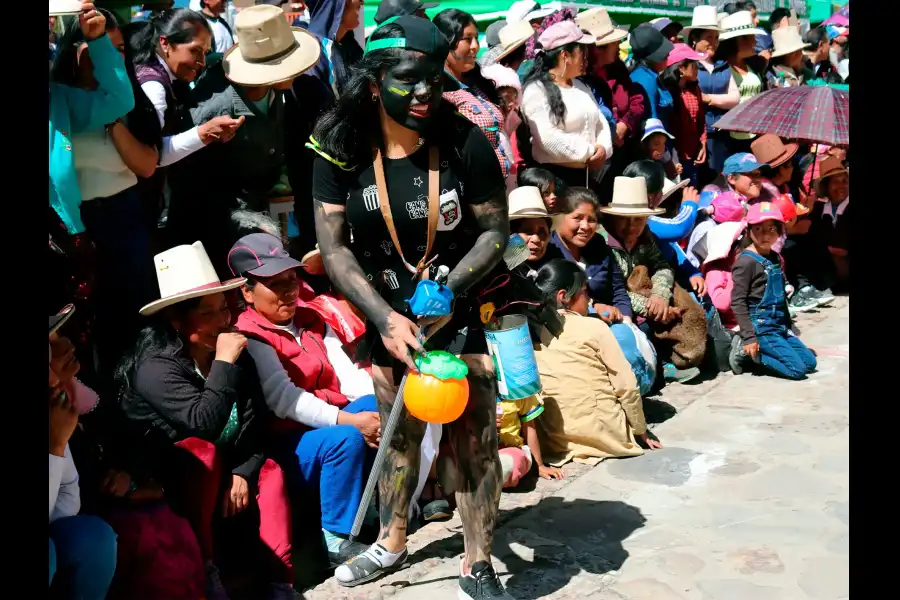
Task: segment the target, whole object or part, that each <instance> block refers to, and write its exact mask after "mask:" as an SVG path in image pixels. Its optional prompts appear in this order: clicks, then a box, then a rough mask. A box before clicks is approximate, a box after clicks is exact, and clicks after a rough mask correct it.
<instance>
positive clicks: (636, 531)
mask: <svg viewBox="0 0 900 600" xmlns="http://www.w3.org/2000/svg"><path fill="white" fill-rule="evenodd" d="M799 328H800V330H801V333H802V337H803V339H804V340H805V341H806V342H807V344H809V345H810V346H811V347H813V348H814V349H815V350H816V351H817V352H818V355H819V371H818V373H816V374H814V375H813V376H811V377H810V378H809V379H808V380H806V381H802V382H788V381H782V380H778V379H774V378H771V377H757V376H753V375H742V376H740V377H735V376H732V375H730V374H722V375H720V376H719V377H717V378H716V379H714V380H711V381H705V382H702V383H699V384H696V385H673V386H668V387H667V388H666V389H665V390H664V392H663V394H662V395H661V396H659V397H658V398H656V399H653V400H648V406H647V408H648V418H649V417H651V416H652V417H655V419H654V418H650V420H651V421H652V422H659V421H661V420H662V421H664V422H662V423H659V424H657V425H655V426H654V427H653V431H654V432H655V433H656V434H657V435H658V436H659V438H660V440H661V441H662V443H663V444H664V445H665V448H664V449H662V450H658V451H655V452H652V453H647V454H645V455H644V456H642V457H637V458H632V459H625V460H609V461H605V462H603V463H601V464H599V465H597V466H596V467H594V468H588V467H585V466H582V465H568V466H567V467H566V469H565V472H566V474H567V476H568V477H567V479H565V480H563V481H559V482H551V481H544V480H540V481H538V482H537V484H536V487H535V488H534V489H533V490H532V491H527V492H522V493H504V494H503V498H502V500H501V511H502V516H501V521H500V526H499V527H498V529H497V533H496V538H495V541H494V553H495V556H494V565H495V567H496V568H497V571H498V573H500V575H501V578H502V579H503V581H504V583H505V585H506V586H507V589H508V590H509V592H510V593H511V594H512V595H513V597H514V598H516V599H517V600H529V599H532V598H535V599H536V598H552V599H554V600H567V599H575V598H578V599H579V600H592V599H598V600H599V599H602V600H607V599H608V600H805V599H809V600H838V599H841V598H848V597H849V575H848V570H849V540H850V538H849V535H850V534H849V506H850V505H849V300H848V299H847V298H839V299H838V300H837V301H836V302H835V304H834V306H832V307H829V308H826V309H823V310H822V311H821V312H815V313H811V314H808V315H803V316H801V318H800V320H799ZM461 532H462V529H461V525H460V522H459V519H458V517H454V519H452V520H451V521H448V522H446V523H433V524H430V525H428V526H427V527H425V528H424V529H421V530H419V531H418V532H416V533H415V534H414V535H413V536H412V537H411V539H410V543H409V547H410V551H411V557H410V561H409V564H408V566H407V567H405V568H404V569H403V570H401V571H399V572H397V573H395V574H393V575H392V576H390V577H388V578H385V579H383V580H380V581H377V582H374V583H371V584H369V585H367V586H360V587H358V588H354V589H345V588H341V587H340V586H338V585H337V583H336V582H335V581H334V580H333V579H330V580H328V581H326V582H324V583H322V584H321V585H319V586H318V587H316V588H315V589H312V590H309V591H307V592H306V598H307V599H309V600H320V599H321V600H325V599H328V600H339V599H347V600H349V599H366V600H378V599H382V598H396V599H399V600H419V599H427V600H451V599H453V598H456V589H457V588H456V577H457V574H458V564H459V556H460V554H461V553H462V533H461Z"/></svg>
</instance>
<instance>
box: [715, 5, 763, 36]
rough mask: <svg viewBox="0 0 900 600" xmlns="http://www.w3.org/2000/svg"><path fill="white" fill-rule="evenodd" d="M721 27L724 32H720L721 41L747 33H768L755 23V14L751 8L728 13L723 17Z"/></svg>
mask: <svg viewBox="0 0 900 600" xmlns="http://www.w3.org/2000/svg"><path fill="white" fill-rule="evenodd" d="M719 27H721V28H722V29H723V31H722V33H720V34H719V42H723V41H725V40H730V39H732V38H736V37H742V36H745V35H762V34H765V33H766V32H765V31H763V30H762V29H760V28H758V27H756V26H755V25H754V24H753V15H751V14H750V11H749V10H739V11H738V12H736V13H734V14H733V15H728V16H727V17H725V18H724V19H722V22H721V23H719Z"/></svg>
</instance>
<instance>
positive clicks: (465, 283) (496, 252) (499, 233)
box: [447, 188, 509, 296]
mask: <svg viewBox="0 0 900 600" xmlns="http://www.w3.org/2000/svg"><path fill="white" fill-rule="evenodd" d="M470 208H471V210H472V215H473V216H474V217H475V222H476V223H478V227H479V228H480V229H481V235H479V236H478V239H477V240H475V245H474V246H472V249H471V250H469V251H468V252H467V253H466V255H465V256H463V258H462V260H461V261H459V263H458V264H457V265H456V267H455V268H454V269H453V270H452V271H450V276H449V277H448V278H447V287H449V288H450V290H451V291H452V292H453V295H454V296H458V295H460V294H462V293H463V292H465V291H466V290H468V289H469V288H470V287H472V286H473V285H475V284H476V283H478V281H480V280H481V279H482V278H483V277H484V276H485V275H487V274H488V273H489V272H490V271H491V269H493V268H494V267H495V266H496V265H497V263H498V262H500V259H502V258H503V252H504V250H506V244H507V242H509V216H508V213H509V207H508V206H507V204H506V195H505V194H504V192H503V189H502V188H501V189H500V190H499V191H498V192H497V193H496V194H495V195H494V196H493V197H491V198H490V199H488V200H486V201H484V202H480V203H478V204H472V205H470Z"/></svg>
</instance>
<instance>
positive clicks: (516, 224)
mask: <svg viewBox="0 0 900 600" xmlns="http://www.w3.org/2000/svg"><path fill="white" fill-rule="evenodd" d="M529 219H543V220H544V222H545V223H547V231H552V229H553V219H551V218H550V217H525V218H524V219H513V220H512V221H510V222H509V232H510V233H511V234H512V233H519V232H520V231H521V230H522V225H523V224H524V223H525V221H527V220H529Z"/></svg>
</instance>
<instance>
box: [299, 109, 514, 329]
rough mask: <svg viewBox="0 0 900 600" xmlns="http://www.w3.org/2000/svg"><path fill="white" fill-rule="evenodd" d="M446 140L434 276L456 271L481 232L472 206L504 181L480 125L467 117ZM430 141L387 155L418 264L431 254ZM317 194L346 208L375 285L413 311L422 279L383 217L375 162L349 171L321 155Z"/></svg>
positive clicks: (397, 217)
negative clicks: (403, 154) (441, 269)
mask: <svg viewBox="0 0 900 600" xmlns="http://www.w3.org/2000/svg"><path fill="white" fill-rule="evenodd" d="M456 121H458V122H457V123H454V124H453V126H450V127H447V128H446V131H447V133H448V134H447V135H442V136H435V137H437V138H438V139H439V142H438V144H439V151H440V155H439V162H440V186H439V187H440V216H439V218H438V228H437V232H436V236H435V240H434V245H433V248H432V251H431V254H430V255H429V258H432V257H434V256H437V257H438V258H437V260H435V261H434V262H433V263H432V267H431V273H432V275H434V274H435V273H436V272H437V268H438V266H440V265H446V266H447V267H449V268H450V269H451V270H452V269H453V268H454V267H455V266H456V264H457V263H458V262H459V261H460V259H462V257H463V256H465V254H466V253H467V252H468V251H469V250H470V249H471V248H472V246H473V245H474V243H475V240H476V239H477V238H478V236H479V235H480V234H481V231H480V230H479V229H478V226H477V224H476V223H475V220H474V218H473V217H472V214H471V212H470V210H469V207H470V206H472V205H477V204H480V203H483V202H486V201H487V200H489V199H491V198H494V197H496V196H497V195H498V194H502V193H503V189H504V182H503V175H502V172H501V170H500V164H499V163H498V162H497V156H496V154H495V153H494V149H493V147H491V144H490V142H489V141H488V140H487V138H486V137H485V135H484V133H482V132H481V131H480V130H479V129H478V128H477V127H475V126H474V125H472V124H470V123H469V122H468V121H465V120H464V119H462V118H458V119H456ZM429 151H430V142H427V141H426V143H424V144H423V145H422V146H421V147H420V148H419V149H418V150H417V151H416V152H414V153H413V154H411V155H410V156H408V157H405V158H401V159H388V158H384V176H385V181H386V183H387V187H388V196H389V197H390V203H391V213H392V215H393V218H394V227H395V228H396V230H397V237H398V239H399V241H400V245H401V247H402V248H403V255H404V256H405V257H406V260H407V262H409V263H410V264H412V265H415V264H416V263H418V261H419V260H420V259H421V258H422V256H423V255H424V254H425V247H426V242H427V237H428V158H429V157H428V155H429ZM313 197H314V198H315V199H316V200H318V201H319V202H323V203H325V204H340V205H344V206H346V207H347V208H346V210H347V222H348V223H349V224H350V227H351V231H352V232H353V241H352V243H351V249H352V250H353V254H354V255H355V256H356V259H357V261H359V264H360V266H361V267H362V269H363V271H364V272H365V274H366V277H367V278H368V279H369V281H371V282H372V285H373V286H374V287H375V289H377V290H378V291H379V293H380V294H381V296H382V297H383V298H384V299H385V300H386V301H387V302H388V303H389V304H390V305H391V307H392V308H393V309H394V310H396V311H397V312H400V313H402V314H406V315H407V316H410V315H409V310H408V309H409V305H408V304H407V303H406V300H407V299H409V298H411V297H412V294H413V292H414V291H415V287H416V283H417V281H415V280H414V279H413V275H412V273H410V272H409V271H408V270H407V269H406V268H405V267H404V266H403V261H402V260H401V259H400V256H399V255H398V253H397V250H396V248H394V244H393V242H392V241H391V236H390V233H389V232H388V229H387V226H386V225H385V222H384V218H383V217H382V215H381V210H380V202H381V198H380V197H379V194H378V186H377V185H376V183H375V170H374V166H373V164H372V162H368V163H367V164H365V165H361V166H359V167H357V168H356V169H354V170H353V171H344V170H342V169H341V168H339V167H337V166H336V165H334V164H333V163H331V162H329V161H327V160H325V159H324V158H322V157H316V163H315V168H314V172H313Z"/></svg>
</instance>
